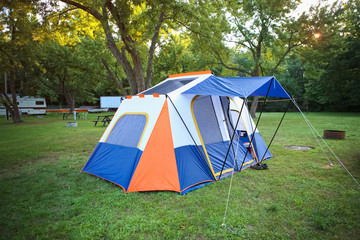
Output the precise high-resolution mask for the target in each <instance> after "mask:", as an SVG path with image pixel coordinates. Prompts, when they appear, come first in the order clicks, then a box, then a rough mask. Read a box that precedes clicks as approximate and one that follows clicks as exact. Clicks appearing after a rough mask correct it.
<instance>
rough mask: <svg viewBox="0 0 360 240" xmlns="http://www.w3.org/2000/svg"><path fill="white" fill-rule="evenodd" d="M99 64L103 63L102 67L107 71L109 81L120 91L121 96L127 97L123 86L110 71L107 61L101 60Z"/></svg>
mask: <svg viewBox="0 0 360 240" xmlns="http://www.w3.org/2000/svg"><path fill="white" fill-rule="evenodd" d="M101 62H102V63H103V65H104V67H105V68H106V70H107V71H108V73H109V77H110V79H112V80H113V81H114V82H115V84H116V85H117V86H118V87H119V88H120V89H121V91H122V93H123V95H128V93H127V91H126V90H125V88H124V86H123V84H122V82H121V81H119V79H118V78H117V77H116V76H115V75H114V73H113V72H112V71H111V69H110V67H109V65H108V63H107V61H106V60H105V59H103V58H102V59H101Z"/></svg>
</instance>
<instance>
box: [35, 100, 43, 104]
mask: <svg viewBox="0 0 360 240" xmlns="http://www.w3.org/2000/svg"><path fill="white" fill-rule="evenodd" d="M35 104H36V105H44V101H36V102H35Z"/></svg>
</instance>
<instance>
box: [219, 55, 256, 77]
mask: <svg viewBox="0 0 360 240" xmlns="http://www.w3.org/2000/svg"><path fill="white" fill-rule="evenodd" d="M214 53H215V55H216V56H215V58H216V59H218V60H219V61H220V64H221V65H223V66H224V67H225V68H227V69H230V70H235V71H238V72H242V73H245V74H248V75H251V73H250V72H248V71H246V70H244V69H241V68H235V67H230V66H228V65H226V64H225V63H224V62H223V60H222V58H221V56H220V54H219V53H218V52H216V51H214Z"/></svg>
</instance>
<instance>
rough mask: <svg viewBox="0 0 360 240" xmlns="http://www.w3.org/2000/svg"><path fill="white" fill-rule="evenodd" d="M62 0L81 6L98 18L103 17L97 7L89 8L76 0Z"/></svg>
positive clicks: (62, 0)
mask: <svg viewBox="0 0 360 240" xmlns="http://www.w3.org/2000/svg"><path fill="white" fill-rule="evenodd" d="M60 1H61V2H64V3H67V4H70V5H72V6H74V7H77V8H80V9H82V10H84V11H86V12H88V13H90V14H91V15H93V16H94V17H95V18H96V19H97V20H101V19H102V15H101V14H100V13H99V12H98V11H97V10H95V9H92V8H89V7H87V6H84V5H82V4H80V3H77V2H75V1H71V0H60Z"/></svg>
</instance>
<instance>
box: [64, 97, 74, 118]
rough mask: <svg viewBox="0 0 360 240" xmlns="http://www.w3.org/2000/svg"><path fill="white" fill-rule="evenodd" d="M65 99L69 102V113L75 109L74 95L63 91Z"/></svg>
mask: <svg viewBox="0 0 360 240" xmlns="http://www.w3.org/2000/svg"><path fill="white" fill-rule="evenodd" d="M64 97H65V100H66V102H67V104H69V107H70V110H69V113H73V112H74V109H75V96H74V94H73V93H65V94H64Z"/></svg>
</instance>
